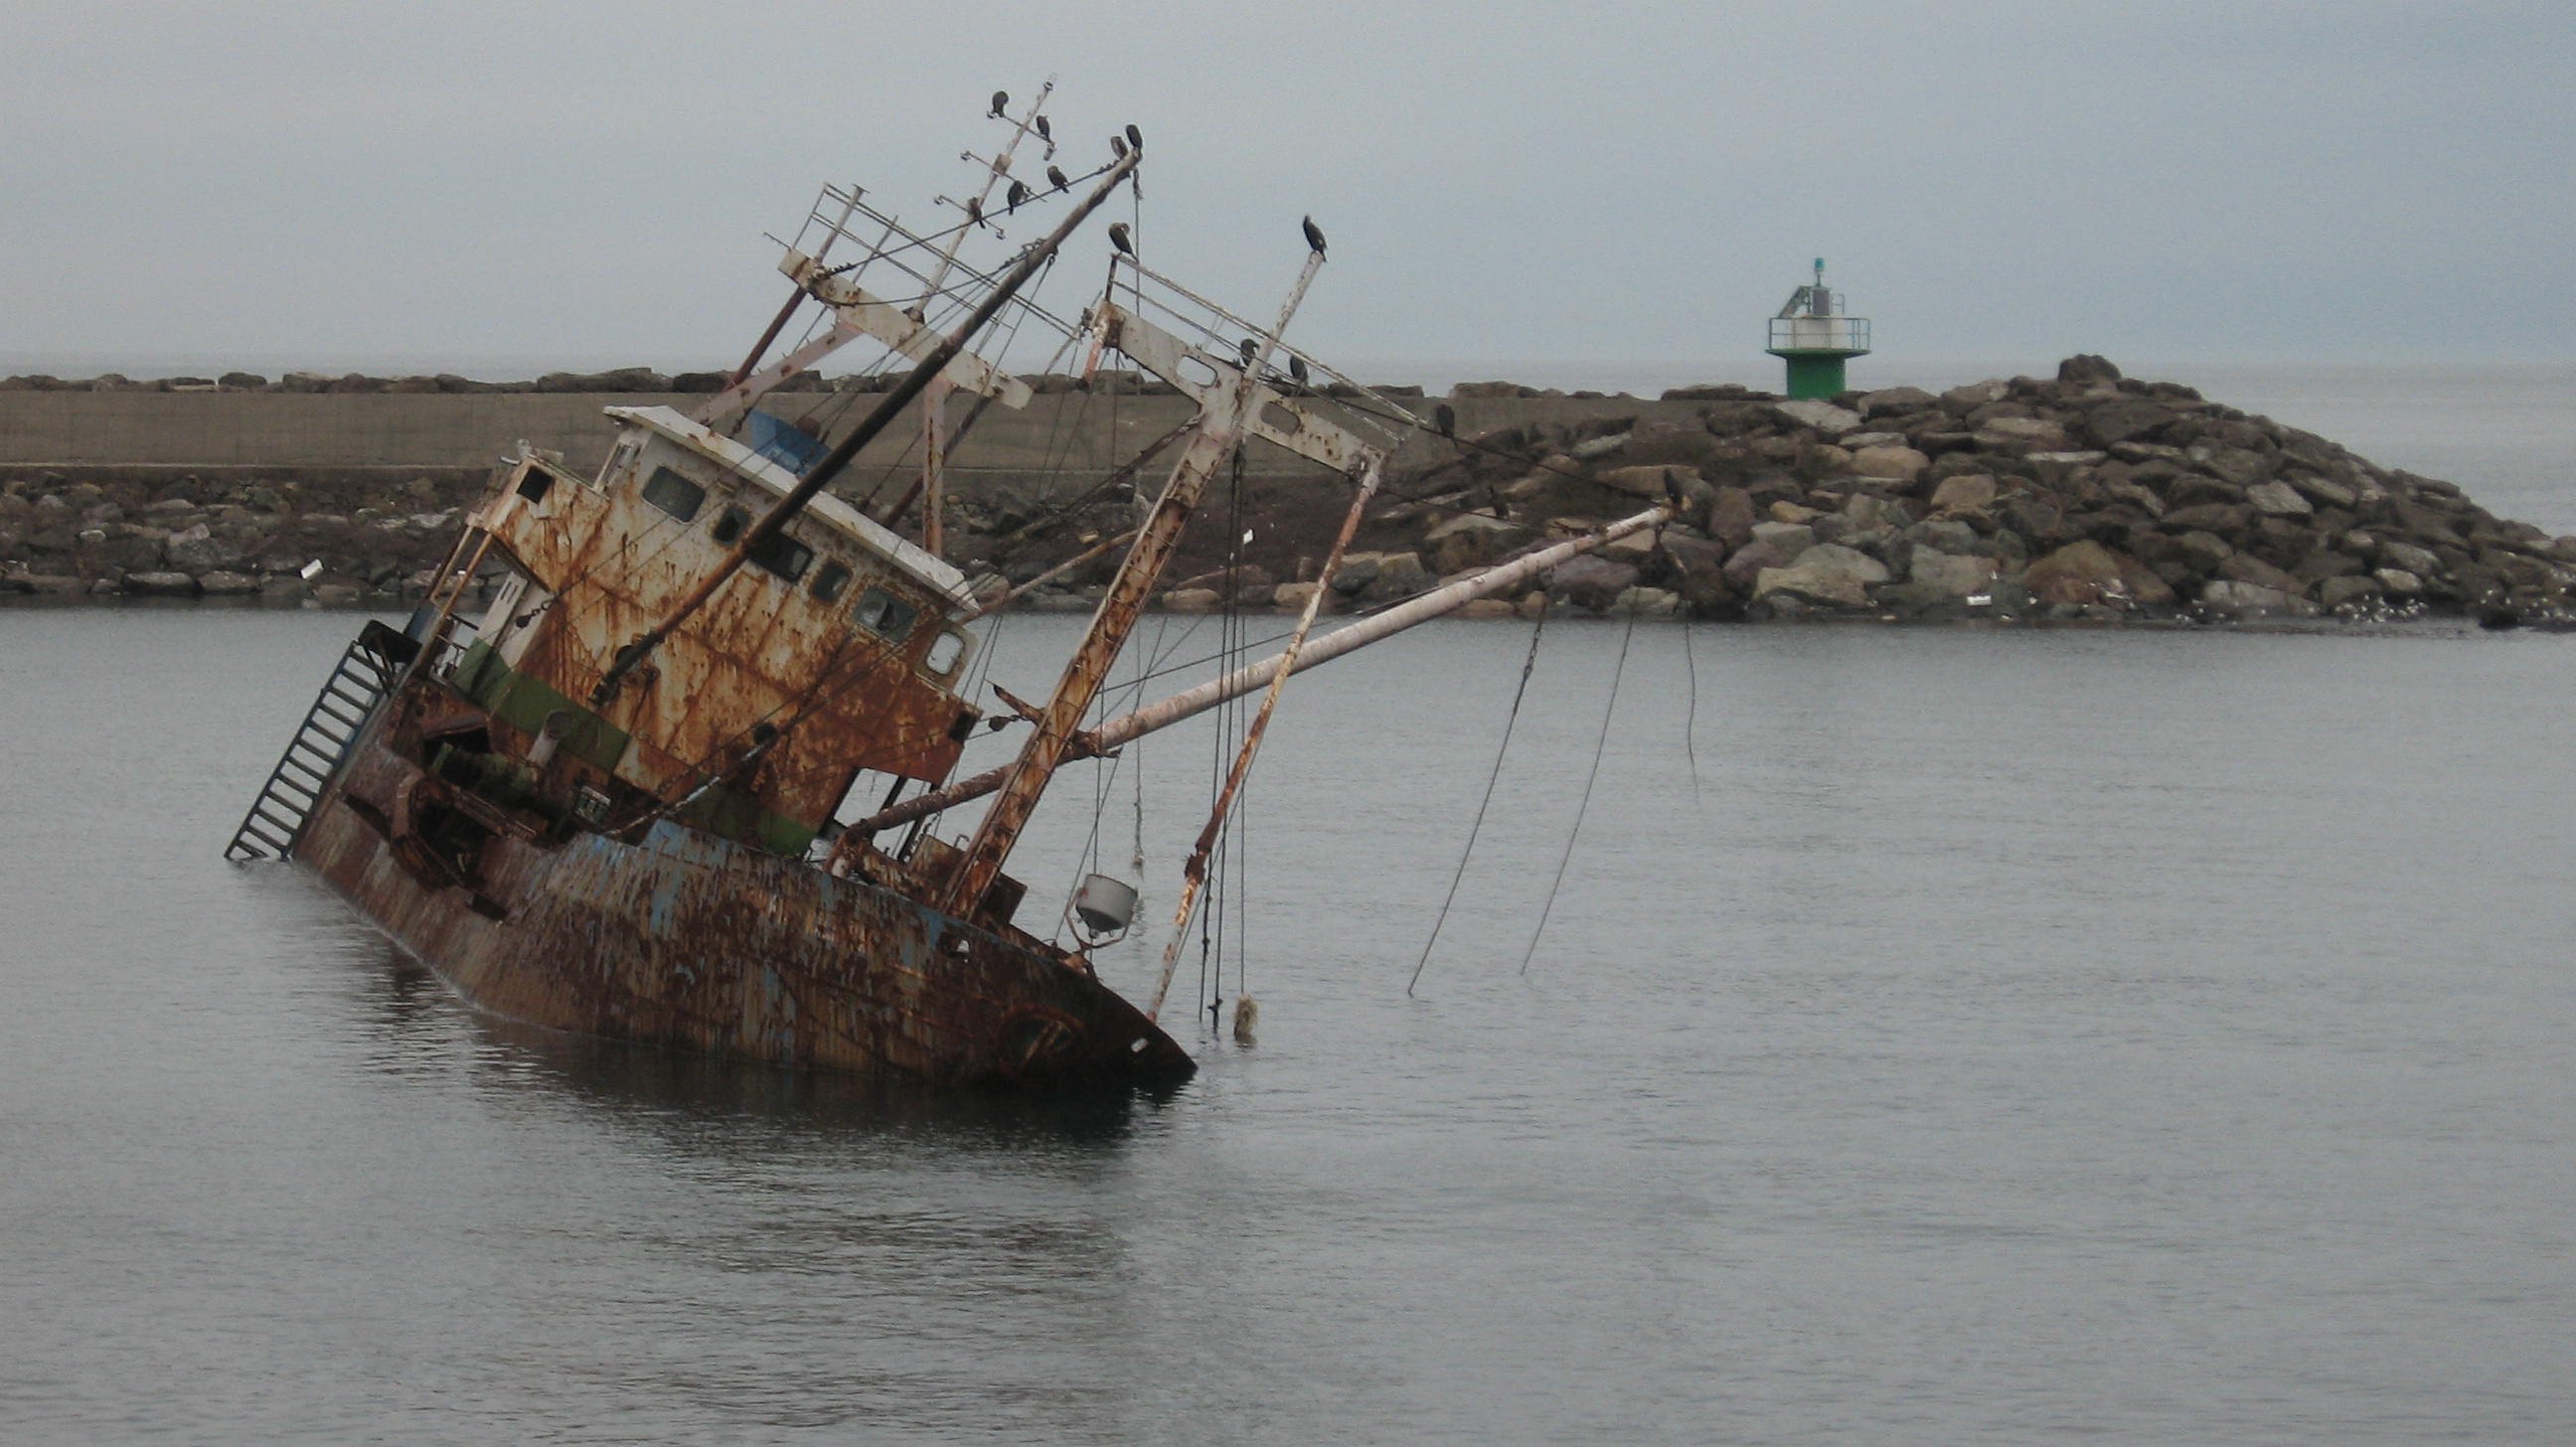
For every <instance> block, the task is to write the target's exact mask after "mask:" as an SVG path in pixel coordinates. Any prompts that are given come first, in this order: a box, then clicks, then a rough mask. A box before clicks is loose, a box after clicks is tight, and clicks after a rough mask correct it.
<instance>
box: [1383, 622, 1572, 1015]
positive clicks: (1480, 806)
mask: <svg viewBox="0 0 2576 1447" xmlns="http://www.w3.org/2000/svg"><path fill="white" fill-rule="evenodd" d="M1545 636H1547V614H1546V612H1545V611H1544V610H1542V611H1541V612H1540V613H1539V615H1538V623H1537V625H1536V626H1535V627H1533V628H1531V629H1530V641H1529V654H1528V656H1527V657H1525V658H1523V659H1522V660H1521V681H1520V686H1519V687H1517V688H1515V689H1513V690H1512V709H1511V712H1510V713H1508V714H1505V715H1504V716H1503V741H1502V743H1501V744H1499V745H1497V746H1496V747H1495V749H1494V767H1493V771H1492V772H1490V773H1488V774H1487V775H1485V797H1484V798H1483V799H1482V800H1481V801H1479V802H1478V803H1477V805H1476V819H1475V822H1474V823H1471V824H1469V825H1468V826H1467V847H1466V848H1464V849H1462V850H1460V851H1458V869H1457V872H1455V873H1453V874H1451V875H1450V876H1449V892H1448V893H1447V894H1444V895H1442V896H1441V897H1440V913H1439V914H1437V915H1435V916H1433V918H1432V920H1431V938H1429V939H1427V940H1424V941H1423V942H1422V958H1420V959H1418V960H1415V961H1414V962H1413V978H1412V979H1410V980H1407V981H1405V982H1404V993H1405V994H1407V995H1411V994H1412V993H1413V987H1414V986H1416V985H1418V984H1421V983H1422V967H1423V966H1425V965H1427V964H1430V963H1431V947H1432V946H1434V945H1436V944H1438V943H1440V928H1441V926H1442V925H1445V924H1447V923H1448V922H1449V906H1450V905H1451V904H1452V903H1453V902H1455V901H1456V900H1457V898H1458V881H1460V880H1462V879H1464V878H1466V877H1467V860H1468V858H1469V857H1470V856H1472V855H1473V854H1474V853H1475V852H1476V835H1477V834H1478V833H1479V832H1481V831H1482V830H1483V829H1484V827H1485V811H1486V810H1487V809H1490V808H1492V807H1493V804H1494V785H1495V784H1497V783H1499V782H1500V781H1501V779H1502V777H1503V755H1504V754H1505V753H1506V752H1508V751H1509V750H1510V749H1511V746H1512V729H1513V727H1514V726H1515V725H1517V724H1518V723H1519V722H1520V718H1521V700H1522V699H1524V698H1527V697H1528V696H1529V685H1530V674H1531V673H1532V672H1534V671H1536V670H1537V668H1538V641H1539V640H1540V639H1541V638H1543V637H1545Z"/></svg>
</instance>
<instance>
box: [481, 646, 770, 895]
mask: <svg viewBox="0 0 2576 1447" xmlns="http://www.w3.org/2000/svg"><path fill="white" fill-rule="evenodd" d="M455 681H456V687H457V688H458V690H459V691H461V692H463V693H464V694H465V696H466V697H468V698H470V699H472V700H474V701H475V702H476V703H478V704H481V705H482V706H483V707H485V708H487V709H490V710H491V711H492V714H493V716H494V717H496V718H498V719H500V720H501V721H502V722H503V723H506V724H510V725H512V726H514V727H517V728H522V729H525V730H527V731H528V732H530V733H535V732H536V731H537V730H539V729H541V728H544V727H545V723H546V718H547V716H548V715H550V714H554V713H557V712H562V713H566V714H570V715H571V716H572V718H573V720H574V723H573V727H572V731H571V732H570V733H567V734H565V735H564V737H563V740H562V742H561V743H559V744H557V745H556V747H557V748H560V749H561V750H563V751H564V752H565V753H568V754H571V755H572V756H573V757H575V758H577V759H581V760H582V761H584V762H586V763H589V764H593V765H596V766H597V767H599V768H601V769H604V770H606V771H608V772H610V773H615V772H616V771H617V761H618V760H619V759H620V758H622V757H624V756H625V753H626V742H627V735H626V733H625V731H624V730H622V729H619V728H618V727H617V726H615V725H614V724H611V723H610V722H608V720H606V719H603V718H601V717H600V716H599V715H597V714H595V713H592V712H591V711H590V710H589V709H588V708H587V707H585V706H583V705H581V704H579V703H576V702H574V701H573V700H571V699H569V698H566V697H565V696H564V695H562V694H560V693H557V692H556V691H555V690H553V689H552V688H549V687H547V686H546V685H545V684H544V683H542V682H540V681H538V680H536V679H533V678H530V677H528V676H527V675H526V674H523V673H519V672H516V671H514V670H512V669H511V668H510V666H509V665H508V664H505V663H503V662H502V661H501V659H500V656H499V655H497V654H495V653H494V652H493V651H492V648H491V645H489V644H486V643H481V642H477V643H475V644H473V645H472V646H470V647H468V648H467V649H466V650H465V656H464V657H463V658H462V659H460V660H458V662H457V665H456V679H455ZM674 817H676V818H678V819H679V820H680V822H682V823H684V824H688V825H690V826H692V827H694V828H699V829H704V830H706V831H708V832H709V833H712V834H720V835H722V836H724V837H725V838H728V839H735V840H739V841H741V842H743V843H745V844H754V845H757V846H759V847H761V848H764V849H768V850H770V851H772V852H774V853H778V854H789V855H794V854H802V853H804V852H805V849H806V846H808V845H810V844H812V843H813V842H814V831H813V830H811V829H808V828H806V827H805V826H804V825H802V824H799V823H797V822H796V821H795V820H793V819H790V818H788V817H786V816H785V815H783V814H775V813H772V812H770V811H769V810H766V809H763V808H761V807H760V805H759V804H758V803H757V802H755V801H754V800H753V799H752V798H751V797H750V796H748V795H746V794H743V793H742V792H740V791H739V790H735V789H728V788H724V787H722V786H721V785H719V786H718V787H716V788H712V789H709V790H707V791H705V792H704V793H702V794H700V795H699V796H698V797H697V799H696V800H695V801H694V802H693V803H691V804H690V805H689V806H688V807H687V808H685V809H681V810H679V811H677V813H676V814H675V816H674Z"/></svg>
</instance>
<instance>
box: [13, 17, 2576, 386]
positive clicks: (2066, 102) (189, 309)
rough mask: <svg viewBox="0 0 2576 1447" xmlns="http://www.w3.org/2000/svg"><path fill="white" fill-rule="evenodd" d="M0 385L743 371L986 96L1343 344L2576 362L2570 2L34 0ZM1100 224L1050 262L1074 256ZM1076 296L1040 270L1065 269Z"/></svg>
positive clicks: (1537, 354)
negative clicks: (1825, 272) (1841, 330)
mask: <svg viewBox="0 0 2576 1447" xmlns="http://www.w3.org/2000/svg"><path fill="white" fill-rule="evenodd" d="M0 25H5V27H6V32H7V34H6V38H7V42H8V43H7V46H6V49H5V51H0V129H5V134H6V136H7V141H6V143H5V149H0V156H5V157H6V161H5V182H6V184H5V194H6V196H7V198H8V200H7V205H6V207H5V210H4V211H0V298H5V301H0V365H8V366H11V367H12V368H15V367H21V366H25V365H29V364H31V362H32V361H41V360H53V359H63V360H92V359H95V360H97V361H99V362H100V363H101V364H105V365H114V364H118V363H120V362H121V363H123V364H125V365H127V366H128V367H129V368H130V369H135V370H142V369H145V368H147V367H148V365H149V364H150V363H151V362H152V361H154V360H157V359H173V358H206V359H213V358H226V357H243V358H259V359H267V360H268V361H269V364H270V365H271V366H282V365H285V364H287V363H291V362H295V361H298V360H305V359H309V360H310V362H312V363H314V364H320V365H341V364H355V363H357V362H359V361H371V360H380V361H385V362H398V361H406V360H407V361H410V362H413V363H414V364H417V365H423V366H428V365H458V364H464V363H470V362H473V361H475V360H477V359H511V358H516V359H555V358H560V359H563V360H564V361H565V362H566V363H573V362H581V363H589V362H603V361H622V360H632V361H640V362H646V363H651V364H655V365H660V366H664V367H694V366H712V365H718V364H721V363H723V362H727V361H730V360H733V359H734V358H736V357H737V356H738V355H739V354H740V352H741V350H742V348H743V347H744V346H745V345H746V344H747V342H748V340H749V339H750V337H751V336H752V334H753V333H755V332H756V331H757V330H758V328H759V326H760V324H761V322H763V321H764V320H765V319H766V317H767V315H768V313H769V311H770V310H771V308H773V307H774V306H775V304H776V302H777V300H778V298H779V297H780V296H781V295H782V294H783V290H782V288H783V283H782V282H781V281H780V280H779V279H778V278H777V276H776V275H775V274H774V273H773V272H772V270H771V267H772V266H773V265H774V264H775V260H776V257H775V253H774V250H773V248H772V247H771V246H770V245H769V243H768V242H766V241H764V240H763V239H762V233H763V232H765V231H766V232H779V233H782V234H784V233H786V232H790V231H792V230H793V228H794V226H795V224H796V222H797V221H798V219H799V218H800V217H801V216H802V215H803V212H804V208H805V206H806V205H807V204H808V202H809V201H810V200H811V198H812V195H813V191H814V188H815V187H816V185H817V184H819V183H820V182H821V181H823V180H825V179H836V180H850V179H856V180H859V181H861V182H863V183H865V184H867V185H868V186H869V187H870V188H871V190H872V192H874V193H875V194H877V195H880V196H882V197H886V198H889V199H890V200H892V201H893V202H894V203H895V204H897V205H898V206H899V207H900V208H901V209H902V210H904V211H905V213H906V214H907V216H915V217H925V218H926V217H927V216H928V215H929V212H928V208H927V205H926V198H927V197H928V196H929V195H930V194H931V193H932V192H934V191H937V190H941V189H947V190H952V191H953V190H955V189H956V188H957V187H958V186H959V185H960V184H961V183H962V180H963V175H964V168H963V167H962V166H961V165H960V164H959V163H958V162H957V159H956V156H957V152H958V151H959V149H961V148H962V147H965V146H969V145H972V146H976V147H979V148H980V147H983V146H985V145H986V144H988V143H989V142H990V141H991V140H992V139H993V136H992V132H991V130H990V129H988V128H987V127H986V126H985V125H984V124H983V123H981V122H980V121H979V119H978V118H979V117H980V115H981V113H982V110H983V102H984V98H985V97H986V96H987V95H988V94H989V93H990V92H991V91H992V90H993V89H994V88H996V87H1002V88H1007V89H1009V90H1011V91H1012V92H1013V93H1014V94H1025V93H1029V92H1032V91H1034V89H1035V88H1036V85H1037V83H1038V82H1039V81H1040V80H1041V79H1043V78H1044V77H1045V76H1046V75H1047V74H1049V73H1053V74H1055V76H1056V77H1057V80H1058V87H1059V88H1058V92H1057V99H1056V101H1055V103H1054V104H1053V106H1052V107H1051V109H1052V111H1053V113H1054V118H1055V120H1056V123H1057V130H1058V134H1059V136H1060V137H1061V138H1064V139H1065V140H1066V141H1067V142H1068V144H1067V146H1066V151H1067V159H1074V158H1083V159H1086V160H1088V159H1091V158H1096V157H1099V156H1101V155H1102V154H1103V153H1105V144H1104V140H1103V138H1105V136H1106V135H1107V134H1108V132H1109V131H1110V130H1112V129H1113V128H1114V127H1116V126H1118V125H1121V124H1124V123H1126V122H1129V121H1133V122H1135V123H1136V124H1138V125H1139V126H1141V127H1142V128H1143V129H1144V131H1145V133H1146V135H1147V137H1148V140H1149V150H1150V155H1151V160H1150V162H1149V166H1148V169H1147V173H1146V180H1145V196H1146V210H1145V226H1144V234H1145V236H1146V238H1147V244H1148V247H1149V249H1150V251H1151V254H1152V256H1153V259H1154V260H1155V261H1156V262H1157V264H1158V265H1160V266H1162V267H1164V268H1165V269H1167V270H1170V271H1172V272H1174V273H1176V274H1178V275H1182V276H1185V277H1188V278H1192V279H1195V280H1199V281H1203V282H1204V283H1205V286H1206V288H1207V289H1209V290H1211V291H1213V292H1215V293H1216V294H1218V295H1221V296H1223V297H1225V298H1227V299H1229V300H1231V301H1234V302H1236V303H1237V304H1239V305H1240V306H1242V307H1244V308H1247V309H1251V310H1260V309H1263V308H1266V307H1267V306H1269V305H1270V304H1271V303H1272V301H1273V300H1274V299H1275V298H1276V296H1277V295H1278V293H1279V292H1280V290H1281V289H1282V288H1283V287H1284V285H1285V284H1286V282H1287V281H1288V279H1289V278H1290V277H1291V276H1292V275H1293V274H1294V271H1295V268H1296V266H1297V264H1298V262H1299V259H1300V249H1301V243H1300V241H1299V239H1298V235H1297V219H1298V217H1299V215H1300V214H1302V213H1305V212H1308V211H1311V212H1313V213H1314V214H1315V216H1316V218H1317V219H1318V220H1319V221H1320V222H1321V223H1322V224H1323V225H1324V226H1325V227H1326V228H1327V229H1328V230H1329V231H1330V232H1331V234H1332V238H1333V260H1332V264H1331V265H1330V266H1329V267H1328V268H1327V269H1326V272H1325V274H1324V277H1323V280H1322V281H1321V282H1320V283H1319V284H1318V287H1317V290H1316V293H1315V296H1314V299H1313V301H1312V302H1311V303H1310V304H1309V307H1308V309H1307V311H1306V312H1305V313H1304V315H1303V316H1302V318H1301V320H1300V322H1299V325H1298V329H1297V334H1298V336H1299V338H1300V339H1301V340H1302V341H1304V342H1305V343H1306V344H1307V345H1309V346H1310V347H1313V348H1316V349H1318V350H1320V351H1322V352H1324V353H1325V354H1327V355H1334V356H1341V357H1349V358H1353V359H1355V360H1361V361H1379V360H1385V359H1400V358H1401V359H1410V358H1490V359H1495V360H1497V361H1506V360H1513V359H1531V358H1556V359H1566V360H1577V361H1580V360H1594V359H1599V360H1609V359H1623V360H1624V359H1639V358H1655V359H1683V360H1699V359H1731V360H1733V361H1735V362H1739V363H1740V362H1741V361H1742V359H1744V358H1745V357H1747V356H1757V355H1758V351H1759V347H1760V337H1761V324H1762V319H1763V318H1764V317H1765V316H1767V315H1768V314H1769V313H1770V312H1771V311H1772V310H1774V309H1776V308H1777V307H1778V305H1779V303H1780V301H1781V300H1782V298H1783V297H1785V296H1786V295H1787V293H1788V292H1789V290H1790V289H1791V288H1792V287H1794V286H1796V285H1797V284H1798V283H1799V282H1800V281H1801V280H1803V279H1804V272H1805V268H1806V264H1807V261H1808V259H1809V258H1810V257H1811V256H1815V255H1819V254H1821V255H1823V256H1825V257H1826V258H1827V259H1828V261H1829V263H1830V266H1831V269H1832V279H1833V280H1834V282H1835V283H1836V285H1838V286H1839V287H1841V288H1843V289H1844V290H1846V291H1847V292H1848V293H1849V294H1850V296H1851V298H1852V301H1853V304H1854V310H1855V311H1858V312H1861V313H1864V314H1867V315H1869V316H1871V317H1873V318H1874V319H1875V321H1876V325H1877V330H1878V339H1879V343H1880V349H1881V353H1882V358H1883V359H1884V358H1889V357H1903V356H1906V355H1913V356H1920V357H1961V356H1979V357H2009V358H2027V359H2029V360H2030V361H2031V362H2032V363H2033V364H2034V365H2036V364H2037V363H2039V362H2041V361H2044V360H2046V359H2051V358H2054V357H2056V356H2059V355H2062V354H2064V353H2066V352H2070V351H2075V350H2090V351H2100V352H2104V353H2107V354H2109V355H2111V356H2113V357H2114V358H2119V357H2122V356H2139V355H2149V356H2155V357H2160V358H2192V357H2240V358H2241V357H2274V358H2315V359H2413V358H2427V359H2492V358H2507V359H2510V358H2567V357H2571V356H2576V344H2571V338H2576V254H2572V253H2571V248H2570V246H2569V243H2568V240H2567V226H2568V217H2569V215H2570V213H2571V211H2576V123H2572V122H2576V103H2571V101H2570V100H2569V88H2568V82H2567V76H2568V74H2569V72H2570V70H2571V68H2576V6H2570V5H2567V4H2564V3H2557V4H2539V3H2534V4H2456V3H2455V4H2439V5H2436V4H2369V3H2347V4H2315V5H2309V4H2259V3H2235V4H2202V3H2158V4H2140V5H2109V4H2085V3H2065V0H2059V3H2047V4H2041V3H2007V0H1990V3H1944V4H1938V5H1893V4H1887V5H1863V4H1845V5H1819V4H1813V3H1808V4H1767V3H1766V4H1726V5H1717V4H1707V5H1660V6H1620V5H1593V6H1584V7H1572V6H1565V5H1534V4H1499V3H1498V4H1484V5H1474V6H1465V5H1461V6H1408V5H1402V4H1390V3H1380V4H1369V5H1338V4H1306V5H1298V6H1263V7H1258V8H1253V7H1243V8H1240V9H1235V8H1225V7H1215V6H1190V5H1148V4H1130V5H1120V6H1114V7H1092V6H1086V5H1082V4H1079V3H1073V0H1060V3H1056V4H1045V5H1001V6H967V5H958V6H946V5H940V6H931V5H920V6H880V5H864V4H830V5H825V4H808V5H761V6H748V5H726V6H703V7H702V6H691V5H647V4H635V3H620V4H596V5H593V4H538V3H528V0H520V3H515V4H508V5H483V4H439V5H422V6H408V5H405V6H396V5H352V6H318V5H282V4H273V5H225V6H204V7H184V6H171V5H151V6H119V5H100V4H93V3H83V4H77V5H73V4H58V3H52V0H20V3H19V4H17V5H15V6H13V7H11V9H10V11H9V14H8V16H7V18H6V19H5V21H0ZM1103 245H1104V243H1103V242H1102V241H1101V240H1100V239H1099V236H1098V234H1097V232H1096V231H1095V232H1094V233H1092V234H1091V235H1090V236H1088V237H1086V238H1085V239H1083V240H1082V241H1080V242H1078V243H1077V257H1078V259H1080V260H1081V261H1082V262H1083V263H1084V264H1083V266H1082V267H1081V268H1080V269H1081V270H1082V271H1084V272H1088V271H1090V269H1091V267H1092V266H1093V265H1094V264H1095V262H1096V257H1097V256H1098V254H1099V251H1100V248H1101V247H1102V246H1103ZM1058 299H1059V300H1061V301H1063V302H1064V303H1065V304H1067V305H1078V299H1077V298H1075V297H1074V296H1073V295H1072V293H1071V289H1068V290H1067V291H1066V292H1065V293H1063V294H1061V295H1060V296H1059V297H1058Z"/></svg>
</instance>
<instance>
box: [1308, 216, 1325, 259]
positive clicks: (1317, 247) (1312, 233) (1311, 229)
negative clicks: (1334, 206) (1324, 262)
mask: <svg viewBox="0 0 2576 1447" xmlns="http://www.w3.org/2000/svg"><path fill="white" fill-rule="evenodd" d="M1305 225H1306V245H1307V247H1308V249H1310V250H1312V251H1313V252H1314V253H1315V254H1316V255H1317V256H1321V255H1323V254H1324V228H1323V227H1321V226H1318V225H1316V224H1315V218H1314V217H1312V216H1309V217H1307V218H1306V222H1305Z"/></svg>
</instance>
